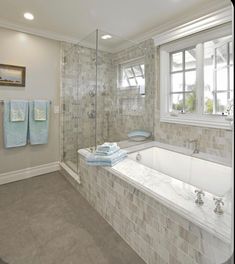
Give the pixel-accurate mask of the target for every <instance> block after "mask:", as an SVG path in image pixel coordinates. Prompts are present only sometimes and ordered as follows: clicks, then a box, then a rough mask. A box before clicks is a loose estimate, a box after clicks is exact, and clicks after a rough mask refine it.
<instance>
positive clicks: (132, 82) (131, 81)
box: [129, 78, 136, 86]
mask: <svg viewBox="0 0 235 264" xmlns="http://www.w3.org/2000/svg"><path fill="white" fill-rule="evenodd" d="M129 82H130V86H136V82H135V78H129Z"/></svg>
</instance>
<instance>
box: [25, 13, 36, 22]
mask: <svg viewBox="0 0 235 264" xmlns="http://www.w3.org/2000/svg"><path fill="white" fill-rule="evenodd" d="M24 18H25V19H28V20H33V19H34V15H33V14H31V13H28V12H27V13H24Z"/></svg>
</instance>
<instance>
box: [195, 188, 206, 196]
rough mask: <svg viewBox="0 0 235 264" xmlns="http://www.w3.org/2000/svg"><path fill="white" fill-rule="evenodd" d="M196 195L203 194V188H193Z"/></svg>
mask: <svg viewBox="0 0 235 264" xmlns="http://www.w3.org/2000/svg"><path fill="white" fill-rule="evenodd" d="M194 192H195V193H196V194H197V195H202V196H205V193H204V192H203V190H198V189H197V190H195V191H194Z"/></svg>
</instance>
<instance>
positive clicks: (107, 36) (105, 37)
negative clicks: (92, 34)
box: [101, 35, 112, 39]
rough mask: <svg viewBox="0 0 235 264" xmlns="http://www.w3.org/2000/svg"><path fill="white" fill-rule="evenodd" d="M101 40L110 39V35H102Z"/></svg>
mask: <svg viewBox="0 0 235 264" xmlns="http://www.w3.org/2000/svg"><path fill="white" fill-rule="evenodd" d="M101 38H102V39H111V38H112V36H111V35H103V36H102V37H101Z"/></svg>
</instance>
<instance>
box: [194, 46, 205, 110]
mask: <svg viewBox="0 0 235 264" xmlns="http://www.w3.org/2000/svg"><path fill="white" fill-rule="evenodd" d="M195 92H196V98H197V99H196V100H197V109H196V112H197V113H198V114H200V115H202V114H203V113H204V107H203V106H204V45H203V44H202V43H199V44H197V45H196V91H195Z"/></svg>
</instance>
